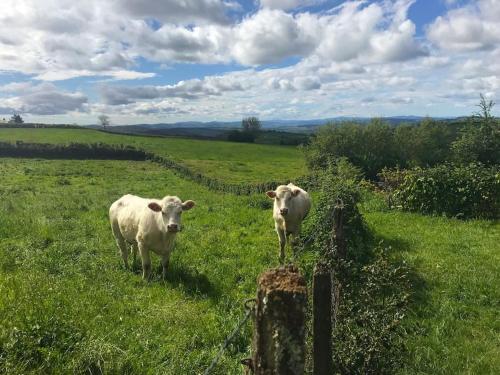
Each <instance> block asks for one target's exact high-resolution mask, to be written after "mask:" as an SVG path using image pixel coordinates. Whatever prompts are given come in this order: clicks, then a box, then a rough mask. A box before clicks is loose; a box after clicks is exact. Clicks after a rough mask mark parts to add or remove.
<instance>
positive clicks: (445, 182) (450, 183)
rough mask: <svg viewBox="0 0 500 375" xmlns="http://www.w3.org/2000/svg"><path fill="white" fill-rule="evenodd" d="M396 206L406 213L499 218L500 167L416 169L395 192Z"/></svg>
mask: <svg viewBox="0 0 500 375" xmlns="http://www.w3.org/2000/svg"><path fill="white" fill-rule="evenodd" d="M392 197H393V203H394V204H395V205H396V206H398V207H400V208H402V209H403V210H407V211H415V212H420V213H423V214H444V215H446V216H455V217H459V218H498V217H499V214H500V168H499V166H498V165H497V166H491V167H487V166H484V165H482V164H479V163H472V164H469V165H453V164H441V165H438V166H436V167H434V168H427V169H422V168H415V169H412V170H410V171H408V172H407V173H406V175H405V176H404V179H403V182H402V183H401V185H400V186H399V187H397V188H396V189H395V190H394V193H393V195H392Z"/></svg>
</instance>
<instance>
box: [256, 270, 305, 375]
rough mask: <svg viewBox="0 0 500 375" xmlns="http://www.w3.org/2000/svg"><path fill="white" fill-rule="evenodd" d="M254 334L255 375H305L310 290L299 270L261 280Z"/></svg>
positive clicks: (269, 274) (276, 272)
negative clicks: (308, 294)
mask: <svg viewBox="0 0 500 375" xmlns="http://www.w3.org/2000/svg"><path fill="white" fill-rule="evenodd" d="M258 284H259V286H258V289H257V305H256V310H255V324H254V332H253V358H252V367H253V371H254V374H255V375H285V374H286V375H302V374H304V366H305V352H306V350H305V338H306V324H305V323H306V307H307V287H306V282H305V280H304V278H303V277H302V275H301V274H300V273H299V271H298V269H297V268H296V267H295V266H286V267H280V268H275V269H271V270H269V271H267V272H264V273H263V274H262V275H261V276H260V277H259V280H258Z"/></svg>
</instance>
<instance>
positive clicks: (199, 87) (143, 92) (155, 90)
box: [101, 77, 243, 105]
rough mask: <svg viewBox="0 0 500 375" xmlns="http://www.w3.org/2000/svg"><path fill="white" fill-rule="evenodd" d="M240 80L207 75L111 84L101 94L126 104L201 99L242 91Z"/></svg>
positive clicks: (119, 103)
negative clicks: (169, 81)
mask: <svg viewBox="0 0 500 375" xmlns="http://www.w3.org/2000/svg"><path fill="white" fill-rule="evenodd" d="M241 90H243V86H242V85H241V83H240V82H238V81H236V80H233V79H231V78H230V77H229V78H228V79H226V78H225V77H207V78H206V79H204V80H200V79H191V80H188V81H180V82H178V83H177V84H175V85H166V86H133V87H131V86H111V85H103V86H102V87H101V96H102V98H103V100H104V102H105V103H106V104H109V105H124V104H131V103H135V102H137V101H141V100H151V99H158V98H183V99H199V98H203V97H208V96H219V95H222V93H224V92H227V91H241Z"/></svg>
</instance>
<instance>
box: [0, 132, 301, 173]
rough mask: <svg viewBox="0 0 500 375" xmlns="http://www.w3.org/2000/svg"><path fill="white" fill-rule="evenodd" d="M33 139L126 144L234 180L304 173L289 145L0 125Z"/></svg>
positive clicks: (1, 137)
mask: <svg viewBox="0 0 500 375" xmlns="http://www.w3.org/2000/svg"><path fill="white" fill-rule="evenodd" d="M19 140H21V141H24V142H34V143H56V144H67V143H71V142H75V143H96V142H105V143H110V144H127V145H132V146H134V147H137V148H141V149H145V150H147V151H150V152H153V153H155V154H158V155H161V156H168V157H170V158H172V159H174V160H175V161H178V162H181V163H182V164H184V165H186V166H187V167H190V168H191V169H193V170H195V171H198V172H200V173H203V174H206V175H208V176H210V177H215V178H219V179H223V180H225V181H227V182H233V183H239V182H243V183H252V182H265V181H284V182H287V181H288V180H290V179H293V178H295V177H299V176H301V175H303V174H304V173H305V163H304V159H303V157H302V155H301V152H300V151H299V150H298V149H297V148H296V147H291V146H269V145H257V144H248V143H232V142H223V141H203V140H194V139H184V138H155V137H139V136H128V135H118V134H109V133H103V132H100V131H96V130H90V129H82V130H79V129H1V128H0V142H1V141H4V142H5V141H9V142H14V141H19Z"/></svg>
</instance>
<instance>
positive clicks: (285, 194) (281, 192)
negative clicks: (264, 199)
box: [266, 185, 300, 216]
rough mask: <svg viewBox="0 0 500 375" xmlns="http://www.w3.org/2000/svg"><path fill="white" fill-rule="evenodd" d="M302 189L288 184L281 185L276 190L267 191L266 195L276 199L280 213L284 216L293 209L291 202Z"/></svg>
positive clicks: (275, 202)
mask: <svg viewBox="0 0 500 375" xmlns="http://www.w3.org/2000/svg"><path fill="white" fill-rule="evenodd" d="M299 193H300V190H299V189H296V188H295V189H294V188H290V187H289V186H286V185H281V186H278V187H277V188H276V190H270V191H268V192H267V193H266V195H267V196H268V197H269V198H271V199H274V204H275V206H276V207H277V208H278V210H279V212H280V214H281V215H282V216H286V215H288V213H289V211H290V209H291V206H292V205H291V202H292V199H294V198H295V197H296V196H297V195H299Z"/></svg>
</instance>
